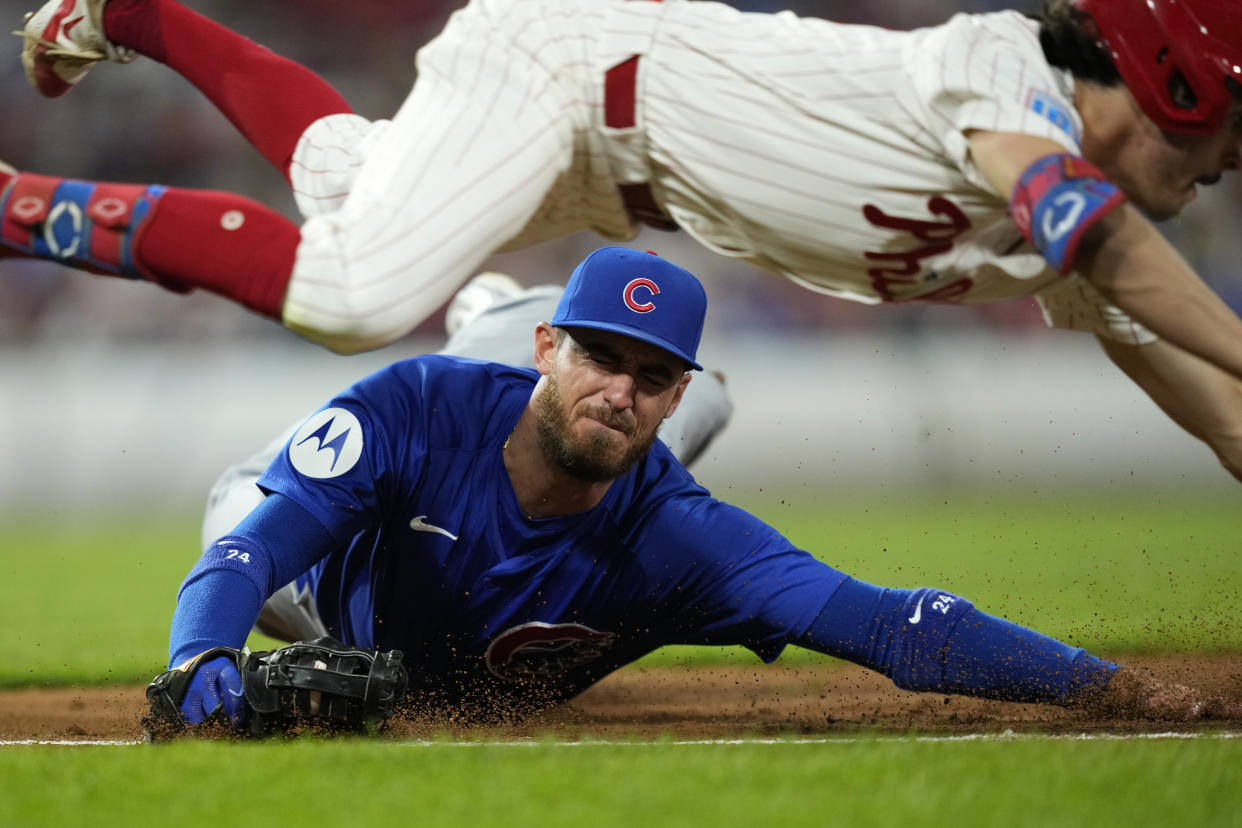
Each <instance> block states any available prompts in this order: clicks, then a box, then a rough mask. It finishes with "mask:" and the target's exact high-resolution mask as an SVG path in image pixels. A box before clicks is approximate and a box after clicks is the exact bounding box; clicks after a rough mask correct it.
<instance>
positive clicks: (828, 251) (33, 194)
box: [0, 0, 1242, 477]
mask: <svg viewBox="0 0 1242 828" xmlns="http://www.w3.org/2000/svg"><path fill="white" fill-rule="evenodd" d="M1239 20H1240V16H1239V12H1238V10H1237V7H1236V4H1235V3H1234V2H1232V0H1053V2H1051V3H1050V4H1049V7H1048V9H1047V10H1046V12H1045V13H1043V14H1042V15H1041V17H1040V18H1039V19H1031V18H1028V17H1025V16H1023V15H1021V14H1019V13H1018V12H1014V11H1003V12H996V13H991V14H977V15H957V16H954V17H953V18H951V19H950V20H949V21H948V22H946V23H944V24H943V25H940V26H936V27H930V28H924V29H919V30H915V31H908V32H901V31H890V30H886V29H879V28H874V27H868V26H855V25H842V24H836V23H832V22H829V21H824V20H818V19H811V18H799V17H796V16H794V15H792V14H790V13H787V12H785V13H779V14H753V13H742V12H739V11H736V10H735V9H732V8H730V7H728V6H725V5H721V4H717V3H707V2H681V0H669V2H663V3H661V2H648V1H647V0H471V2H470V3H469V4H468V5H467V6H466V7H465V8H463V9H461V10H460V11H458V12H457V13H456V14H454V15H453V17H452V19H451V20H450V21H449V23H448V24H447V26H446V27H445V29H444V31H443V32H442V33H441V34H440V35H439V36H438V37H436V38H435V39H434V40H433V41H432V42H431V43H429V44H427V45H426V46H425V47H424V48H423V49H421V50H420V51H419V53H418V81H417V83H416V84H415V86H414V88H413V90H412V91H411V93H410V95H409V97H408V99H407V100H406V101H405V103H404V104H403V105H402V107H401V108H400V110H399V111H398V112H397V113H396V115H395V116H394V117H393V119H392V120H391V121H376V122H369V121H367V120H365V119H363V118H361V117H359V116H357V115H355V114H352V113H351V112H350V110H349V107H348V105H347V104H346V103H345V102H344V101H343V100H341V98H340V96H339V95H337V94H336V93H335V92H334V91H333V90H332V89H331V88H330V87H329V86H328V85H327V84H326V83H324V82H323V81H322V80H321V79H319V78H317V77H315V76H314V75H313V74H311V73H310V72H308V71H307V70H305V69H304V68H302V67H300V66H297V65H296V64H292V63H290V62H289V61H286V60H283V59H281V58H279V57H277V56H275V55H273V54H272V53H270V52H269V51H267V50H265V49H263V48H262V47H259V46H257V45H256V44H254V43H251V42H250V41H248V40H246V39H245V38H243V37H241V36H240V35H237V34H235V33H233V32H231V31H229V30H227V29H225V28H223V27H222V26H220V25H218V24H216V23H214V22H212V21H210V20H207V19H205V18H203V17H201V16H199V15H196V14H195V13H193V12H191V11H190V10H188V9H186V8H185V7H184V6H181V5H180V4H178V3H177V2H175V0H107V2H106V3H105V0H49V2H48V3H47V5H45V6H44V7H43V8H42V9H41V10H40V11H39V12H37V13H36V14H35V15H33V17H31V18H30V20H29V22H28V23H27V26H26V30H25V32H26V34H25V37H26V48H25V50H24V52H23V59H24V61H25V64H26V69H27V73H28V77H29V78H30V80H31V82H32V83H33V84H34V85H35V87H36V88H37V89H39V91H41V92H42V93H44V94H46V95H59V94H62V93H64V92H65V91H67V90H68V89H69V88H70V87H71V86H72V85H73V84H76V83H77V82H78V81H80V80H81V77H82V75H83V73H84V72H85V71H86V70H87V69H88V68H89V67H90V66H91V65H92V64H93V63H95V62H98V61H100V60H114V61H125V60H129V59H131V58H132V57H133V55H134V54H142V55H146V56H148V57H151V58H153V59H155V60H158V61H161V62H164V63H166V64H168V65H169V66H170V67H172V68H173V69H175V70H177V71H178V72H180V73H181V74H183V75H184V76H185V77H187V78H188V79H189V80H190V81H191V82H193V83H194V84H195V85H197V86H198V88H199V89H201V90H202V91H203V92H204V93H205V94H206V95H207V96H208V97H209V98H211V99H212V100H213V101H214V102H215V103H216V104H217V106H218V107H219V108H220V109H221V111H222V112H223V113H224V114H225V115H226V116H227V117H228V118H230V119H231V120H232V121H233V123H235V124H236V125H237V126H238V128H239V129H240V130H241V131H242V133H243V134H244V135H245V136H246V137H247V138H248V139H249V140H250V141H251V142H252V143H254V145H255V146H256V147H257V148H258V149H259V150H260V151H261V152H262V153H263V154H264V155H265V156H266V157H267V158H269V159H270V160H271V161H272V162H273V163H274V164H275V165H276V166H277V167H278V168H279V169H281V170H282V171H284V172H285V173H286V174H287V176H288V178H289V181H290V183H291V185H292V187H293V190H294V192H295V194H296V196H297V199H298V203H299V205H300V206H301V209H302V210H303V212H304V213H305V215H306V216H307V220H306V222H305V223H304V224H303V226H302V227H301V229H300V232H299V230H298V228H295V227H293V226H292V225H291V224H290V223H289V222H287V221H285V220H284V219H283V218H281V217H280V216H278V215H276V214H275V213H274V212H273V211H271V210H268V209H267V208H264V207H262V206H261V205H258V204H255V203H253V202H250V201H247V200H244V199H242V198H240V197H239V196H235V195H231V194H226V193H204V192H194V191H188V190H182V189H177V188H159V187H143V186H139V185H110V184H101V185H96V184H93V183H85V182H74V181H67V180H63V179H57V178H51V177H47V176H40V175H33V174H29V173H17V174H11V175H9V176H8V177H7V182H4V183H0V187H3V196H0V198H2V199H3V204H2V206H3V210H4V218H3V222H4V223H3V225H2V226H0V241H2V242H3V243H4V244H5V245H7V246H8V247H9V248H10V249H12V250H15V251H19V252H21V253H24V254H27V255H38V256H45V257H51V258H60V259H61V260H63V261H66V262H67V263H70V264H73V265H75V266H81V267H87V268H94V269H96V270H100V271H106V272H120V273H122V274H125V275H130V276H134V277H140V278H147V279H150V280H153V281H156V282H158V283H160V284H163V285H165V286H167V287H170V288H172V289H174V290H186V289H191V288H194V287H203V288H206V289H209V290H213V291H216V292H218V293H221V294H223V295H225V296H228V297H230V298H232V299H234V300H236V301H239V302H241V303H242V304H244V305H246V306H247V307H250V308H252V309H255V310H257V311H259V312H261V313H264V314H267V315H269V316H272V317H275V318H279V319H281V320H282V321H283V322H284V324H285V325H287V326H288V327H290V328H292V329H293V330H295V331H298V332H300V333H302V334H303V335H305V336H307V337H309V338H311V339H313V340H315V341H317V342H321V343H323V344H325V345H327V346H328V347H331V348H333V349H335V350H339V351H344V352H348V351H356V350H361V349H367V348H374V347H378V346H380V345H383V344H385V343H387V342H390V341H392V340H393V339H394V338H395V337H398V336H400V335H401V334H403V333H404V332H406V331H408V330H409V329H410V328H411V327H413V326H414V325H415V324H417V323H418V322H419V321H420V320H422V319H424V318H425V317H426V316H427V315H428V314H430V313H431V312H432V311H433V310H434V309H436V308H437V307H439V306H440V305H442V304H443V303H444V302H445V301H446V300H447V299H448V298H449V296H450V295H451V293H452V291H453V290H454V289H455V288H456V286H457V285H459V284H460V283H461V282H463V281H464V280H465V279H466V278H467V276H468V275H469V274H470V273H472V272H473V270H474V269H475V268H476V267H477V266H478V265H479V263H480V262H481V261H482V260H483V259H484V258H485V257H486V256H487V255H489V254H491V253H492V252H494V251H496V250H498V249H511V248H514V247H519V246H522V245H526V244H531V243H534V242H537V241H540V240H542V239H547V238H551V237H554V236H561V235H565V234H567V233H571V232H574V231H577V230H582V229H586V228H591V229H594V230H596V231H597V232H599V233H601V234H602V235H604V236H606V237H608V238H613V239H624V238H629V237H631V236H632V235H633V234H634V232H635V230H636V227H637V225H638V223H639V222H644V223H649V224H653V225H656V226H664V227H668V228H674V227H675V228H680V229H682V230H684V231H685V232H687V233H689V234H690V235H692V236H693V237H694V238H696V239H698V240H699V241H700V242H702V243H703V244H704V245H705V246H707V247H708V248H710V249H712V250H715V251H718V252H720V253H721V254H723V255H725V256H730V257H735V258H740V259H744V260H746V261H748V262H751V263H753V264H755V265H757V266H759V267H761V268H763V269H766V270H769V271H771V272H773V273H777V274H780V275H783V276H785V277H787V278H790V279H792V280H794V281H796V282H798V283H800V284H802V285H805V286H806V287H808V288H811V289H813V290H816V291H821V292H823V293H827V294H830V295H832V296H838V297H842V298H846V299H851V300H856V301H861V302H869V303H881V302H912V301H920V302H945V303H966V302H983V301H991V300H997V299H1004V298H1008V297H1014V296H1025V295H1034V296H1035V297H1036V298H1037V299H1038V300H1039V302H1040V303H1041V305H1042V306H1043V309H1044V313H1045V316H1046V318H1047V320H1048V321H1049V323H1050V324H1052V325H1055V326H1057V327H1063V328H1071V329H1077V330H1083V331H1088V332H1090V333H1092V334H1094V335H1096V336H1097V337H1098V338H1099V340H1100V342H1101V344H1102V345H1103V347H1104V349H1105V351H1106V352H1107V353H1108V355H1109V356H1110V357H1111V358H1112V359H1113V360H1114V362H1116V363H1117V364H1118V365H1119V366H1120V367H1121V368H1122V369H1123V370H1124V371H1125V372H1126V373H1127V374H1128V375H1129V376H1130V377H1132V378H1133V379H1134V380H1135V381H1136V382H1137V383H1138V384H1139V385H1140V386H1142V387H1143V389H1144V390H1145V391H1147V393H1148V394H1149V395H1150V396H1151V397H1152V398H1153V399H1154V400H1155V402H1156V403H1157V404H1158V405H1159V406H1161V407H1162V408H1163V409H1164V410H1165V411H1166V412H1167V413H1168V414H1169V415H1170V416H1171V417H1172V418H1173V419H1174V420H1175V421H1176V422H1178V423H1179V424H1180V425H1182V426H1183V427H1184V428H1186V429H1187V430H1188V431H1189V432H1191V433H1192V434H1194V435H1195V436H1197V437H1199V438H1200V439H1202V440H1204V441H1205V442H1206V443H1207V444H1208V445H1209V446H1210V447H1211V448H1212V449H1213V450H1214V451H1215V452H1216V454H1217V456H1218V457H1219V459H1220V460H1221V462H1222V463H1223V464H1224V466H1225V467H1226V468H1228V469H1229V470H1230V471H1231V472H1232V473H1233V474H1235V475H1236V476H1239V477H1242V385H1240V384H1239V381H1240V380H1242V320H1240V319H1239V318H1238V316H1237V315H1236V314H1235V313H1233V311H1231V310H1230V309H1229V308H1228V307H1227V306H1226V305H1225V304H1224V303H1223V302H1221V301H1220V300H1219V299H1218V298H1217V297H1216V296H1215V295H1214V294H1213V293H1212V291H1211V290H1210V289H1209V288H1208V287H1207V286H1206V285H1205V284H1204V283H1203V282H1202V281H1201V280H1200V279H1199V278H1198V276H1197V275H1196V274H1195V273H1194V272H1193V271H1192V270H1191V269H1190V268H1189V266H1188V265H1187V264H1186V263H1185V262H1184V261H1183V259H1182V258H1181V257H1180V256H1179V255H1178V253H1177V252H1176V251H1175V250H1174V249H1173V248H1172V247H1171V246H1170V245H1169V243H1168V242H1167V241H1165V239H1164V238H1163V237H1162V236H1161V235H1160V234H1159V232H1158V231H1157V230H1156V228H1155V227H1154V225H1153V224H1152V223H1151V222H1152V221H1153V220H1156V221H1159V220H1163V219H1167V218H1170V217H1172V216H1175V215H1177V214H1178V213H1179V212H1180V211H1181V210H1182V209H1183V208H1185V207H1186V206H1187V205H1188V204H1189V203H1190V202H1191V201H1193V199H1194V197H1195V194H1196V191H1197V189H1198V188H1199V187H1200V186H1206V185H1209V184H1212V183H1214V182H1215V181H1217V180H1218V179H1219V178H1220V176H1221V175H1222V173H1223V172H1225V171H1231V170H1233V169H1236V168H1237V166H1238V165H1239V157H1240V146H1242V91H1240V90H1242V85H1240V84H1239V81H1242V25H1239ZM220 66H228V67H229V71H227V72H220V71H219V67H220ZM0 181H2V179H0ZM75 216H76V217H79V218H74V217H75ZM82 217H84V220H80V219H82ZM206 251H211V252H212V253H213V256H215V258H214V259H213V258H212V257H208V256H205V255H203V254H204V252H206Z"/></svg>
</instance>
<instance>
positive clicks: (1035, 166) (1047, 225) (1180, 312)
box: [970, 132, 1242, 380]
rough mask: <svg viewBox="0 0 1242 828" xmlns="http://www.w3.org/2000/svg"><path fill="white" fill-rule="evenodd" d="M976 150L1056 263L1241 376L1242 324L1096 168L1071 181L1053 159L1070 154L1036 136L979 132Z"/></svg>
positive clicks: (1023, 224)
mask: <svg viewBox="0 0 1242 828" xmlns="http://www.w3.org/2000/svg"><path fill="white" fill-rule="evenodd" d="M970 147H971V156H972V158H973V159H974V161H975V164H976V165H977V166H978V167H979V170H980V172H982V173H983V175H984V177H985V178H987V180H988V182H989V183H991V184H992V186H993V187H995V188H996V190H997V191H998V192H1001V193H1010V194H1012V196H1011V199H1012V203H1011V212H1012V214H1013V216H1014V221H1015V223H1017V224H1018V226H1019V227H1020V228H1026V229H1024V232H1027V235H1028V237H1033V238H1034V239H1035V242H1034V243H1035V246H1036V247H1037V248H1038V249H1039V252H1040V253H1042V254H1043V255H1044V257H1045V258H1046V259H1048V261H1049V264H1050V265H1052V266H1053V267H1056V268H1057V269H1058V270H1062V271H1069V270H1071V269H1072V270H1075V271H1077V272H1078V273H1079V274H1081V275H1082V276H1083V277H1084V278H1085V279H1087V280H1088V281H1089V282H1090V283H1091V284H1092V285H1093V286H1094V287H1095V288H1096V289H1097V290H1099V291H1100V293H1102V294H1103V295H1104V297H1105V298H1107V299H1108V300H1109V301H1110V302H1112V303H1113V304H1115V305H1116V306H1117V307H1119V308H1121V309H1122V310H1123V311H1125V312H1126V313H1127V314H1129V315H1130V316H1132V317H1133V318H1134V319H1135V320H1136V321H1138V322H1139V323H1141V324H1142V325H1144V326H1145V327H1147V328H1148V329H1150V330H1151V331H1152V332H1153V333H1155V334H1156V335H1157V336H1159V337H1160V338H1161V339H1164V340H1166V341H1168V342H1171V343H1173V344H1174V345H1176V346H1177V347H1179V348H1181V349H1182V350H1184V351H1187V352H1189V353H1192V354H1195V355H1197V356H1199V357H1201V358H1203V359H1205V360H1207V361H1208V362H1210V363H1212V364H1213V365H1215V366H1217V367H1218V368H1220V369H1221V370H1223V371H1226V372H1227V373H1229V374H1231V375H1232V376H1234V377H1236V378H1238V379H1239V380H1242V319H1239V318H1238V316H1237V314H1235V313H1234V312H1233V311H1232V310H1230V308H1229V306H1228V305H1226V304H1225V303H1224V302H1222V301H1221V299H1220V297H1218V296H1217V295H1216V294H1215V293H1214V292H1213V291H1212V289H1211V288H1209V287H1208V286H1207V285H1206V284H1205V283H1204V282H1203V280H1202V279H1200V278H1199V276H1198V274H1196V273H1195V272H1194V270H1192V269H1191V268H1190V266H1189V265H1188V264H1186V262H1185V260H1184V259H1183V258H1182V257H1181V255H1180V254H1179V253H1178V252H1177V250H1175V249H1174V248H1173V246H1172V245H1171V244H1169V242H1168V241H1167V240H1166V239H1165V238H1164V237H1163V236H1161V235H1160V232H1159V231H1158V230H1157V229H1156V227H1155V225H1153V224H1152V223H1151V222H1150V221H1148V220H1147V219H1146V218H1145V217H1143V215H1142V214H1140V213H1139V211H1138V210H1137V209H1135V208H1134V207H1132V206H1130V205H1128V204H1125V203H1123V199H1121V197H1120V194H1119V193H1117V192H1116V189H1115V188H1113V187H1112V185H1111V184H1108V182H1106V181H1103V179H1102V178H1099V177H1093V175H1092V173H1091V170H1094V168H1090V167H1089V165H1086V162H1082V163H1081V164H1080V165H1079V164H1071V165H1070V166H1078V167H1080V169H1078V170H1075V171H1073V173H1072V175H1071V176H1070V177H1069V178H1067V177H1066V174H1065V169H1064V168H1065V166H1066V165H1065V164H1058V163H1056V162H1055V161H1054V159H1055V158H1057V157H1060V158H1065V157H1066V156H1065V155H1064V153H1065V150H1064V148H1063V147H1061V146H1060V145H1059V144H1056V143H1054V142H1052V141H1049V140H1047V139H1045V138H1037V137H1035V136H1032V135H1019V134H1014V133H1000V132H974V133H972V134H971V136H970ZM1077 160H1078V161H1081V159H1077ZM1094 173H1095V174H1099V175H1100V176H1102V174H1101V173H1099V171H1098V170H1094ZM1079 175H1081V177H1075V176H1079ZM1110 192H1111V193H1112V194H1113V195H1114V196H1115V197H1113V198H1110V197H1109V194H1110ZM1028 230H1029V232H1028Z"/></svg>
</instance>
